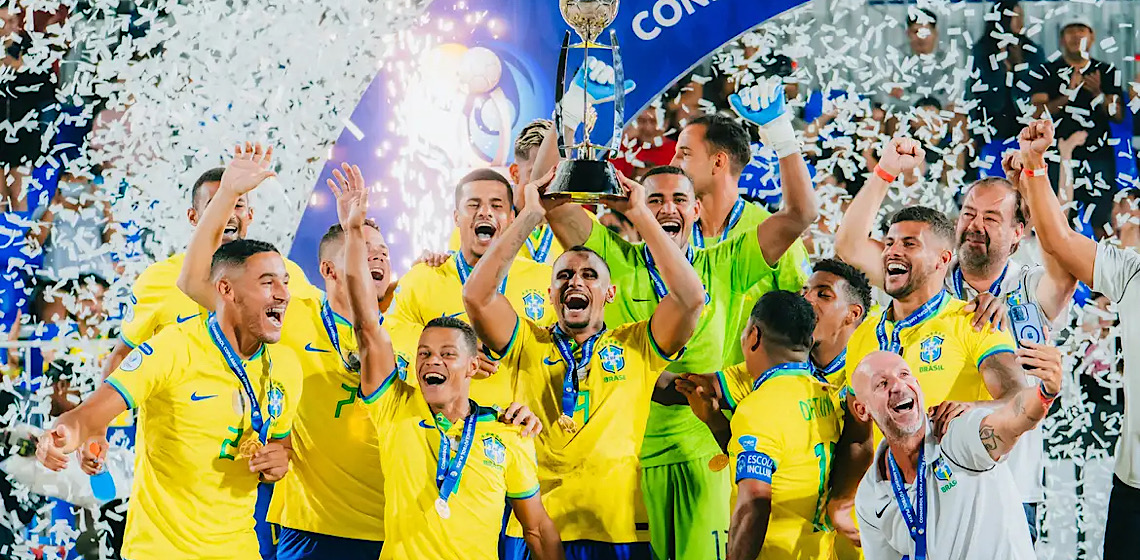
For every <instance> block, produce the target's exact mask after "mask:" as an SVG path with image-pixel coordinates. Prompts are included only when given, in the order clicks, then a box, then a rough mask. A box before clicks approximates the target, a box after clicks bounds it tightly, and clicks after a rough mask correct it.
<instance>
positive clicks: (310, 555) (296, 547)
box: [277, 527, 384, 560]
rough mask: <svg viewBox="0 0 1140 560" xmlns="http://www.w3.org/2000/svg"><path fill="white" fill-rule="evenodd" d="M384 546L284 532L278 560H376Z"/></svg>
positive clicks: (290, 530) (285, 530) (278, 545)
mask: <svg viewBox="0 0 1140 560" xmlns="http://www.w3.org/2000/svg"><path fill="white" fill-rule="evenodd" d="M383 547H384V543H383V542H380V541H365V540H361V539H348V538H344V537H334V536H331V535H322V534H320V533H310V532H308V531H300V530H297V529H290V528H288V527H282V528H281V538H280V540H279V541H278V542H277V560H326V559H327V560H376V559H377V558H379V557H380V549H381V548H383Z"/></svg>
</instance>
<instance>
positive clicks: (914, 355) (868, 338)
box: [847, 292, 1016, 443]
mask: <svg viewBox="0 0 1140 560" xmlns="http://www.w3.org/2000/svg"><path fill="white" fill-rule="evenodd" d="M927 304H929V305H930V308H931V309H932V311H931V312H930V313H929V314H928V316H925V317H920V316H918V315H917V313H916V315H912V317H908V318H906V319H904V320H906V321H909V322H914V321H917V322H916V323H915V324H913V325H910V326H907V327H905V328H903V329H901V330H900V332H899V333H898V343H899V348H901V351H902V352H901V354H902V357H903V359H904V360H906V362H907V365H909V366H910V368H911V374H912V375H914V376H915V377H916V378H917V379H918V382H919V383H920V384H921V385H922V393H923V395H924V396H925V404H926V406H927V407H931V406H937V405H939V404H941V403H943V402H944V401H977V400H989V399H991V398H992V396H991V395H990V393H989V390H988V389H986V384H985V380H984V379H983V378H982V374H981V371H979V369H978V366H980V365H981V363H982V362H983V361H985V359H986V358H988V357H990V356H992V355H994V354H1000V353H1002V352H1013V351H1014V348H1016V346H1015V345H1014V341H1013V336H1012V335H1011V334H1010V333H1009V332H1008V331H998V332H994V333H991V332H989V331H988V329H987V330H983V331H982V332H977V331H975V330H974V327H973V325H972V321H973V315H972V314H970V313H967V312H964V311H962V308H964V307H965V306H966V302H964V301H962V300H959V299H954V298H953V297H951V296H950V295H949V294H948V293H947V292H941V293H940V294H938V295H937V296H935V299H932V300H931V301H930V302H927ZM890 310H891V307H890V306H887V307H885V308H883V309H881V310H879V311H876V312H874V313H872V314H870V315H868V316H867V319H866V320H864V321H863V324H861V325H859V327H858V328H857V329H855V333H854V334H852V335H851V340H849V341H847V363H848V364H850V365H849V367H850V369H851V370H852V371H854V369H855V368H856V367H858V365H859V362H861V361H862V360H863V358H865V357H866V356H867V355H868V354H870V353H872V352H875V351H878V350H879V349H880V342H879V338H880V336H882V338H883V341H884V342H883V343H884V345H890V344H891V339H892V338H893V337H894V331H895V326H896V324H897V323H898V321H894V320H891V319H890V318H887V317H885V316H884V315H885V314H886V313H889V312H890ZM920 311H921V309H920ZM880 325H881V327H880ZM880 331H882V332H881V333H880ZM883 349H886V348H883ZM848 389H850V386H849V385H848ZM875 434H876V437H875V441H876V443H877V442H878V441H879V439H880V438H881V436H880V435H879V432H878V429H877V428H876V431H875Z"/></svg>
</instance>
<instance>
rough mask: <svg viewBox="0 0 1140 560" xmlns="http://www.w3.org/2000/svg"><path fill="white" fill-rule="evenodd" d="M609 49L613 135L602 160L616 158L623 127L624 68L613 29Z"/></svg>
mask: <svg viewBox="0 0 1140 560" xmlns="http://www.w3.org/2000/svg"><path fill="white" fill-rule="evenodd" d="M610 49H612V52H613V58H614V135H613V136H612V137H611V138H610V146H609V148H608V149H605V150H602V156H601V157H602V159H605V158H606V157H617V155H618V149H619V148H621V131H622V128H624V126H625V117H624V115H625V66H624V65H623V64H622V61H621V50H620V49H619V48H618V39H617V31H614V30H613V29H611V30H610ZM607 154H608V155H607Z"/></svg>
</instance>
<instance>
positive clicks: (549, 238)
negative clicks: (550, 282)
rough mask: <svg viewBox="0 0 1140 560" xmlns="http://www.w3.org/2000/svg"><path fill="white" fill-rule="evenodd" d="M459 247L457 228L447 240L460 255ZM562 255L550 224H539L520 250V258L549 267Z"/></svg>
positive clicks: (449, 249) (449, 248)
mask: <svg viewBox="0 0 1140 560" xmlns="http://www.w3.org/2000/svg"><path fill="white" fill-rule="evenodd" d="M590 216H591V217H593V216H594V215H593V214H590ZM595 219H597V218H595ZM459 245H460V241H459V228H455V229H453V230H451V238H450V239H448V240H447V250H448V251H451V252H453V253H458V252H459ZM562 253H563V249H562V244H560V243H558V238H557V237H555V236H554V231H553V230H551V229H550V226H549V225H548V224H539V225H538V227H536V228H534V231H531V232H530V236H529V237H527V238H526V243H525V244H524V245H523V246H522V248H521V249H519V256H520V257H522V258H524V259H529V260H532V261H534V262H536V263H538V264H545V265H549V266H554V261H555V259H557V258H558V257H559V256H561V255H562Z"/></svg>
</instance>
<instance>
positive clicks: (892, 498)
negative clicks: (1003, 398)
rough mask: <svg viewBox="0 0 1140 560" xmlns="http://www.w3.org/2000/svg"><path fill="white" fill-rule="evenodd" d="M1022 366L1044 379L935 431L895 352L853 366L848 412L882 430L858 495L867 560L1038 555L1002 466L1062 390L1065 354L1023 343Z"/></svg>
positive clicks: (1024, 559) (1027, 558)
mask: <svg viewBox="0 0 1140 560" xmlns="http://www.w3.org/2000/svg"><path fill="white" fill-rule="evenodd" d="M1017 355H1018V356H1017V361H1018V363H1019V364H1021V365H1024V366H1026V367H1027V368H1029V369H1028V370H1027V371H1028V372H1029V373H1030V374H1031V375H1033V376H1035V377H1038V378H1040V379H1041V381H1042V383H1041V384H1040V385H1038V386H1036V387H1026V388H1023V389H1021V390H1019V391H1017V393H1016V395H1015V396H1014V398H1013V399H1010V400H1009V401H1008V402H1006V403H1005V404H1004V405H1003V406H1001V407H1000V408H997V409H990V408H987V407H976V408H973V409H972V410H969V411H968V412H966V413H964V414H962V415H961V416H958V417H957V418H954V419H952V420H949V422H948V423H947V425H946V427H945V428H944V430H943V433H937V430H936V429H935V423H936V422H938V419H937V418H932V417H929V416H927V414H926V409H925V399H924V392H923V388H922V383H920V381H919V379H918V377H917V376H915V375H914V374H913V373H912V370H911V367H910V364H909V363H908V361H907V360H904V359H903V358H901V357H900V356H898V355H897V354H894V353H891V352H884V351H876V352H872V353H871V354H869V355H867V356H866V357H865V358H864V359H863V360H862V361H861V362H860V363H859V365H858V366H857V367H856V368H855V372H854V373H853V374H852V376H851V383H852V386H853V387H854V390H855V395H856V397H855V402H854V403H852V408H853V409H854V412H855V414H856V415H858V416H859V417H860V418H861V419H863V420H868V419H873V420H874V422H875V425H876V426H877V427H878V428H879V429H880V430H881V431H882V433H883V438H884V439H883V441H882V443H881V444H880V445H879V448H878V450H877V451H876V453H875V460H874V466H873V467H872V468H871V470H869V471H868V472H867V474H866V476H865V477H864V478H863V482H862V483H861V484H860V485H859V492H858V495H857V496H856V497H855V507H856V512H857V514H858V516H859V528H860V531H861V534H862V537H863V539H862V540H863V553H864V555H865V556H866V558H867V560H881V559H882V560H886V559H891V560H893V559H895V558H899V557H900V556H902V557H910V558H932V559H934V558H955V559H962V560H974V559H977V560H981V559H986V560H990V559H993V558H1001V559H1003V560H1031V559H1033V558H1036V557H1037V556H1036V554H1035V553H1034V552H1033V544H1032V541H1031V540H1030V538H1029V532H1028V530H1027V526H1026V524H1025V522H1024V519H1023V512H1022V509H1021V508H1020V507H1018V503H1019V502H1020V495H1019V492H1018V490H1017V485H1016V484H1015V482H1014V475H1013V472H1012V470H1011V468H1010V467H1009V466H1008V465H1006V464H1005V463H1004V462H1000V459H1001V458H1002V457H1003V456H1005V455H1006V454H1008V453H1009V452H1010V450H1012V449H1013V447H1014V444H1015V443H1017V440H1018V438H1019V437H1021V435H1022V434H1024V433H1025V432H1027V431H1029V430H1031V429H1033V427H1034V426H1036V425H1037V423H1038V422H1040V421H1041V419H1043V418H1044V417H1045V415H1046V414H1047V413H1048V412H1049V406H1050V405H1051V404H1052V402H1053V399H1054V398H1055V397H1056V396H1057V393H1059V392H1060V390H1061V375H1062V374H1061V353H1060V351H1058V350H1057V349H1056V348H1053V347H1050V346H1045V345H1040V344H1035V343H1032V342H1025V343H1023V347H1022V348H1020V349H1018V351H1017Z"/></svg>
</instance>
